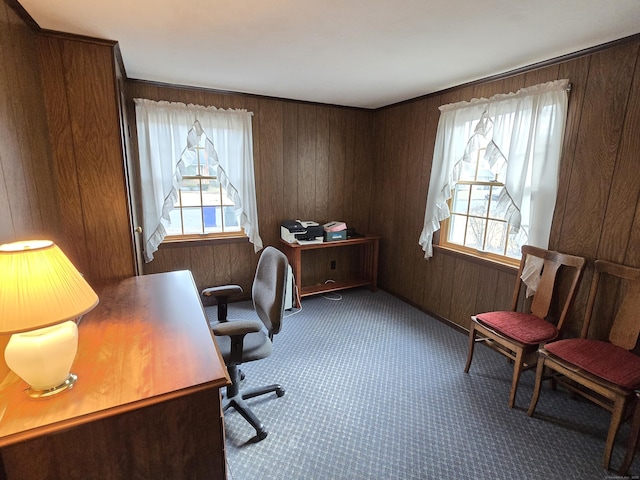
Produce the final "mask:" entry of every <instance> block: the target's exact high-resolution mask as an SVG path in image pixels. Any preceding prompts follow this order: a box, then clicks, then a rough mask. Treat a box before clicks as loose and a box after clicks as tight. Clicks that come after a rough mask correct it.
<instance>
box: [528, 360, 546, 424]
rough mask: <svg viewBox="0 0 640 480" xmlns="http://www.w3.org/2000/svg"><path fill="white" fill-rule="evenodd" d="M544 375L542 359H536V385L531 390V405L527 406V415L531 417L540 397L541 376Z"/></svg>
mask: <svg viewBox="0 0 640 480" xmlns="http://www.w3.org/2000/svg"><path fill="white" fill-rule="evenodd" d="M543 374H544V358H543V357H540V358H538V366H537V367H536V385H535V387H534V388H533V396H532V397H531V403H530V404H529V410H527V415H529V416H532V415H533V412H534V411H535V409H536V405H537V404H538V398H539V397H540V390H541V386H542V376H543Z"/></svg>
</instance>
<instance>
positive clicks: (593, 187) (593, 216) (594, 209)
mask: <svg viewBox="0 0 640 480" xmlns="http://www.w3.org/2000/svg"><path fill="white" fill-rule="evenodd" d="M561 78H568V79H569V80H570V81H571V85H572V89H571V93H570V97H569V113H568V121H567V127H566V131H565V138H564V146H563V153H562V163H561V171H560V186H559V192H558V193H559V194H558V200H557V203H556V208H555V211H554V220H553V226H552V232H551V238H550V248H552V249H556V250H559V251H563V252H567V253H572V254H576V255H581V256H585V257H586V258H587V259H588V261H589V265H588V268H587V271H586V273H585V275H584V277H583V280H582V284H581V287H580V289H579V292H578V295H577V299H576V302H575V305H574V307H575V308H574V313H573V315H572V329H574V330H575V328H576V324H577V321H578V320H579V319H581V317H582V315H583V313H584V307H585V303H586V297H587V294H588V287H589V284H590V281H591V278H592V274H593V261H594V260H595V259H596V258H603V259H606V260H610V261H614V262H621V263H626V264H629V265H633V266H637V267H640V209H639V208H638V198H639V196H640V135H638V131H639V128H640V37H638V36H636V37H633V38H630V39H626V40H625V41H620V42H616V43H615V44H612V45H610V46H608V47H607V48H602V49H599V50H598V51H594V52H592V53H589V54H586V55H583V56H579V57H576V58H572V59H567V60H566V61H559V62H557V63H553V64H549V65H546V66H545V67H543V68H538V69H534V70H530V71H528V72H526V73H521V74H518V75H513V76H511V77H508V78H502V79H499V80H494V81H486V82H480V83H477V84H473V85H470V86H465V87H460V88H455V89H451V90H449V91H446V92H442V93H441V94H440V95H432V96H428V97H425V98H422V99H418V100H415V101H412V102H407V103H403V104H399V105H397V106H393V107H389V108H385V109H381V110H379V111H377V112H376V113H375V121H374V131H375V134H374V139H375V144H376V147H375V149H374V151H375V152H376V157H375V168H376V172H377V175H376V181H375V190H376V191H387V192H389V194H388V195H384V196H376V197H374V206H373V211H375V212H377V214H376V215H373V216H372V224H371V228H372V230H374V231H376V232H377V233H380V234H382V235H383V241H382V244H381V259H380V278H379V282H380V285H381V287H382V288H384V289H387V290H389V291H391V292H394V293H396V294H398V295H399V296H401V297H403V298H405V299H407V300H408V301H410V302H411V303H413V304H415V305H417V306H419V307H420V308H422V309H425V310H427V311H430V312H433V313H435V314H437V315H439V316H441V317H444V318H446V319H449V320H451V321H452V322H454V323H455V324H457V325H460V326H462V327H464V328H467V327H468V325H469V317H470V315H472V314H473V313H477V312H481V311H487V310H491V309H503V308H507V307H508V305H509V299H510V295H511V291H512V289H513V283H514V281H515V271H513V270H510V269H508V268H505V267H500V266H495V265H493V264H491V263H488V262H483V261H476V260H474V259H470V258H469V257H466V256H463V255H456V254H452V253H450V252H447V251H445V250H442V249H436V251H435V253H434V256H433V258H432V259H430V260H428V261H427V260H424V259H423V252H422V250H421V248H420V246H419V245H418V238H419V235H420V231H421V229H422V223H423V219H424V208H425V203H426V194H427V190H428V185H429V177H430V171H431V159H432V154H433V147H434V141H435V134H436V129H437V123H438V119H439V110H438V106H439V105H442V104H446V103H451V102H458V101H462V100H471V99H472V98H476V97H490V96H492V95H494V94H498V93H508V92H512V91H516V90H518V89H519V88H522V87H527V86H531V85H535V84H538V83H542V82H547V81H552V80H556V79H561Z"/></svg>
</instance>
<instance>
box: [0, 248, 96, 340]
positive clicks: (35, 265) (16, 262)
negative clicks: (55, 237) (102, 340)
mask: <svg viewBox="0 0 640 480" xmlns="http://www.w3.org/2000/svg"><path fill="white" fill-rule="evenodd" d="M97 304H98V296H97V295H96V293H95V292H94V291H93V289H92V288H91V287H90V286H89V284H88V283H87V282H86V280H85V279H84V278H83V277H82V275H81V274H80V272H78V270H76V268H75V267H74V266H73V264H72V263H71V262H70V261H69V259H68V258H67V257H66V256H65V255H64V253H62V250H60V249H59V248H58V247H57V246H56V245H55V244H54V243H53V242H51V241H48V240H35V241H28V242H14V243H7V244H4V245H0V332H1V333H16V332H26V331H29V330H33V329H34V328H40V327H46V326H49V325H55V324H58V323H61V322H64V321H66V320H71V319H75V318H77V317H79V316H81V315H83V314H85V313H86V312H88V311H89V310H91V309H92V308H94V307H95V306H96V305H97Z"/></svg>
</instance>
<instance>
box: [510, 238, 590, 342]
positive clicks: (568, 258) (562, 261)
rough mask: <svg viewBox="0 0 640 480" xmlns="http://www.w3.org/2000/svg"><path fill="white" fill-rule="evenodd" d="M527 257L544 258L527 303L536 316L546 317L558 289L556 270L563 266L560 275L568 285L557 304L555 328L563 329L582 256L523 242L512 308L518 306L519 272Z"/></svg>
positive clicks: (581, 263) (578, 277) (582, 260)
mask: <svg viewBox="0 0 640 480" xmlns="http://www.w3.org/2000/svg"><path fill="white" fill-rule="evenodd" d="M528 257H537V258H539V259H540V260H542V262H543V263H542V269H541V270H540V281H539V283H538V286H537V289H536V292H535V295H534V297H533V300H532V301H531V307H530V310H531V313H533V314H534V315H536V316H537V317H539V318H547V316H548V315H549V310H550V308H551V301H552V300H553V298H554V292H555V291H557V290H558V289H557V288H556V279H557V278H558V272H559V271H560V268H561V267H565V269H566V270H567V272H566V275H565V276H564V277H563V278H564V279H565V280H566V282H567V283H568V289H567V291H566V294H565V295H564V298H563V300H562V302H561V303H560V305H559V307H560V315H559V317H558V319H557V323H556V327H557V328H558V330H560V331H562V329H563V326H564V321H565V318H566V316H567V312H568V311H569V307H570V306H571V302H572V301H573V298H574V296H575V293H576V289H577V287H578V283H579V282H580V276H581V275H582V270H583V269H584V264H585V259H584V258H583V257H579V256H576V255H569V254H567V253H560V252H556V251H552V250H545V249H544V248H539V247H533V246H531V245H523V246H522V259H521V260H520V268H519V269H518V278H517V280H516V288H515V290H514V292H513V299H512V310H514V311H515V310H516V309H517V305H518V301H519V297H520V291H521V289H522V286H523V282H522V280H521V276H522V271H523V270H524V267H525V264H526V261H527V258H528Z"/></svg>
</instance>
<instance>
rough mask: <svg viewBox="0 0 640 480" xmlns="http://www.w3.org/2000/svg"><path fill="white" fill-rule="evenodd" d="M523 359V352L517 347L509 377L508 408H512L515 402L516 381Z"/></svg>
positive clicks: (518, 377) (517, 380) (518, 379)
mask: <svg viewBox="0 0 640 480" xmlns="http://www.w3.org/2000/svg"><path fill="white" fill-rule="evenodd" d="M523 360H524V352H523V350H522V349H518V351H517V352H516V359H515V361H514V364H513V378H512V379H511V392H510V393H509V408H513V406H514V405H515V403H516V393H517V391H518V382H519V381H520V374H521V373H522V362H523Z"/></svg>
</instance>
